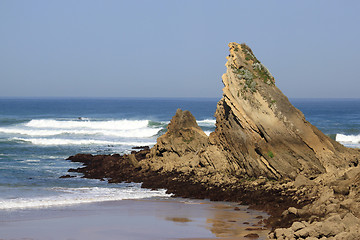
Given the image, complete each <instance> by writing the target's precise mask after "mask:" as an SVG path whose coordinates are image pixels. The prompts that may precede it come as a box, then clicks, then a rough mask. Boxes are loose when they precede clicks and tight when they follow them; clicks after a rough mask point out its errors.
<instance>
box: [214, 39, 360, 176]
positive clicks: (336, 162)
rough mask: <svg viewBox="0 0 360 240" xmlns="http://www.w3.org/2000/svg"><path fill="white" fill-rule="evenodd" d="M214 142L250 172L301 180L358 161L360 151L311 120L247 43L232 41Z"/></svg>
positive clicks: (217, 113) (232, 159)
mask: <svg viewBox="0 0 360 240" xmlns="http://www.w3.org/2000/svg"><path fill="white" fill-rule="evenodd" d="M229 47H230V55H229V56H228V57H227V59H228V61H227V63H226V67H227V71H226V73H225V74H224V75H223V76H222V79H223V83H224V88H223V93H224V94H223V98H222V99H221V100H220V101H219V103H218V106H217V110H216V122H217V123H216V131H215V134H213V135H211V137H212V141H213V142H216V144H217V146H219V148H221V149H222V150H223V152H224V153H225V155H226V157H227V159H229V161H234V162H236V163H238V165H239V166H240V167H241V171H242V172H243V173H246V174H248V175H250V176H260V175H264V176H266V177H269V178H282V177H288V178H292V179H293V178H295V176H296V175H297V174H298V173H299V172H302V173H304V174H306V175H309V176H311V175H316V174H319V173H322V172H325V171H333V170H335V169H336V168H338V167H345V166H348V165H351V164H353V163H356V164H357V161H358V160H357V157H358V154H357V153H356V152H355V151H353V150H351V149H347V148H345V147H343V146H342V145H341V144H339V143H337V142H336V141H334V140H332V139H330V138H329V137H327V136H326V135H324V134H323V133H322V132H320V131H319V130H318V129H317V128H316V127H314V126H313V125H311V124H310V123H309V122H308V121H306V119H305V117H304V115H303V114H302V113H301V112H300V111H299V110H298V109H296V108H295V107H294V106H293V105H292V104H291V103H290V102H289V100H288V99H287V97H286V96H285V95H284V94H282V92H281V91H280V90H279V89H278V88H277V87H276V86H275V80H274V78H273V76H272V75H271V74H270V72H269V71H268V70H267V68H266V67H265V66H264V65H263V64H262V63H261V62H260V61H259V60H258V59H257V58H256V57H255V56H254V54H253V52H252V51H251V49H250V48H249V47H248V46H246V45H245V44H237V43H230V44H229Z"/></svg>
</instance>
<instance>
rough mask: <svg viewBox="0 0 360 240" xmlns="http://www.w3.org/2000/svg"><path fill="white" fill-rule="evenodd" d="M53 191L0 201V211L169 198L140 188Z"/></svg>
mask: <svg viewBox="0 0 360 240" xmlns="http://www.w3.org/2000/svg"><path fill="white" fill-rule="evenodd" d="M50 190H53V191H55V192H57V193H59V195H56V196H48V197H34V198H16V199H0V209H1V210H12V209H26V208H46V207H56V206H66V205H74V204H81V203H92V202H104V201H118V200H125V199H144V198H153V197H170V196H171V195H170V194H166V190H149V189H143V188H140V187H136V186H135V187H125V188H105V187H82V188H61V187H54V188H51V189H50Z"/></svg>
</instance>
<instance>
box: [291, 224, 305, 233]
mask: <svg viewBox="0 0 360 240" xmlns="http://www.w3.org/2000/svg"><path fill="white" fill-rule="evenodd" d="M304 227H306V226H305V224H304V223H301V222H294V223H293V224H292V225H291V229H292V230H293V231H294V232H296V231H298V230H300V229H303V228H304Z"/></svg>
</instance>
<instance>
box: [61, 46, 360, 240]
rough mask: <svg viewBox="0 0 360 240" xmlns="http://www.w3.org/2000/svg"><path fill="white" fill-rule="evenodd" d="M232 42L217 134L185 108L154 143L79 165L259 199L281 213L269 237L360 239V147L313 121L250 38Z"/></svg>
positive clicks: (80, 158)
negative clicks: (344, 142)
mask: <svg viewBox="0 0 360 240" xmlns="http://www.w3.org/2000/svg"><path fill="white" fill-rule="evenodd" d="M229 47H230V55H229V56H228V58H227V59H228V61H227V63H226V67H227V71H226V73H225V74H224V75H223V77H222V79H223V83H224V85H225V86H224V89H223V92H224V94H223V97H222V99H221V100H220V101H219V102H218V105H217V109H216V113H215V116H216V129H215V132H213V133H211V134H210V136H209V137H208V136H207V135H206V134H205V133H204V132H203V131H202V130H201V128H200V127H199V126H198V125H197V123H196V120H195V118H194V116H193V115H192V114H191V113H190V112H188V111H182V110H180V109H178V110H177V112H176V114H175V116H174V117H173V118H172V120H171V122H170V124H169V125H168V131H167V132H166V134H164V135H162V136H161V137H159V138H158V139H157V143H156V144H155V146H154V147H153V148H152V149H150V150H149V149H144V150H141V151H138V152H135V151H134V152H132V153H131V154H130V155H123V156H120V155H118V154H115V155H111V156H110V155H104V156H101V155H99V156H93V155H89V154H79V155H76V156H73V157H70V158H69V159H70V160H72V161H75V162H83V163H84V164H85V166H84V167H82V168H78V169H72V170H71V171H73V172H79V173H83V174H84V176H85V177H88V178H98V179H103V178H106V179H108V181H109V182H122V181H133V182H142V183H143V184H142V186H143V187H147V188H166V189H168V191H169V192H170V193H174V194H175V196H181V197H196V198H209V199H211V200H223V201H237V202H241V203H242V204H249V205H253V204H254V205H255V206H257V207H259V208H260V209H262V210H265V211H267V212H268V213H270V214H271V215H272V217H271V218H269V219H268V220H267V221H268V224H270V225H271V226H272V227H275V228H277V229H276V230H275V231H274V232H272V233H270V234H269V236H268V237H269V239H327V238H332V239H339V240H340V239H360V237H359V236H360V230H359V229H360V210H359V209H360V200H359V199H360V166H358V160H359V158H360V151H359V150H358V149H349V148H345V147H344V146H342V145H341V144H339V143H337V142H336V141H333V140H332V139H330V138H329V137H327V136H326V135H324V134H323V133H321V132H320V131H319V130H318V129H317V128H316V127H314V126H312V125H311V124H310V123H309V122H308V121H306V119H305V117H304V115H303V114H302V113H301V112H300V111H299V110H298V109H296V108H295V107H293V106H292V105H291V103H290V102H289V100H288V99H287V98H286V97H285V96H284V95H283V94H282V93H281V91H280V90H279V89H278V88H277V87H276V86H275V79H274V77H273V76H272V75H271V74H270V72H269V71H268V70H267V68H266V67H265V66H264V65H263V64H261V62H260V61H259V60H257V58H256V57H255V56H254V54H253V52H252V51H251V49H250V48H249V47H248V46H246V45H245V44H237V43H230V44H229ZM65 177H71V176H70V175H69V176H65ZM271 179H277V180H278V181H271ZM291 180H294V181H291ZM278 227H283V228H278Z"/></svg>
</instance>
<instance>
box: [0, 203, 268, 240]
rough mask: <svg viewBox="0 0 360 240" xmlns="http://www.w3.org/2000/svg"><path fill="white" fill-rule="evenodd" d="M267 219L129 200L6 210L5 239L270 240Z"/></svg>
mask: <svg viewBox="0 0 360 240" xmlns="http://www.w3.org/2000/svg"><path fill="white" fill-rule="evenodd" d="M235 208H236V209H235ZM266 217H267V215H266V214H265V213H263V212H258V211H254V210H248V209H247V207H246V206H238V205H237V204H235V203H224V202H209V201H200V200H190V199H163V200H123V201H116V202H101V203H92V204H82V205H74V206H68V207H56V208H42V209H27V210H14V211H0V239H1V240H3V239H6V240H10V239H12V240H15V239H16V240H20V239H22V240H24V239H26V240H30V239H36V240H50V239H54V240H58V239H59V240H60V239H61V240H65V239H66V240H80V239H81V240H83V239H86V240H98V239H102V240H113V239H124V240H125V239H126V240H140V239H141V240H142V239H150V240H151V239H154V240H155V239H187V240H190V239H197V240H200V239H251V238H244V236H245V235H247V234H250V233H256V234H258V235H259V238H258V239H265V238H266V234H267V232H268V231H269V230H268V229H264V230H260V229H261V228H262V227H263V226H262V225H261V224H260V225H259V224H258V222H259V221H261V220H262V219H263V218H266ZM249 229H251V230H249Z"/></svg>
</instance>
